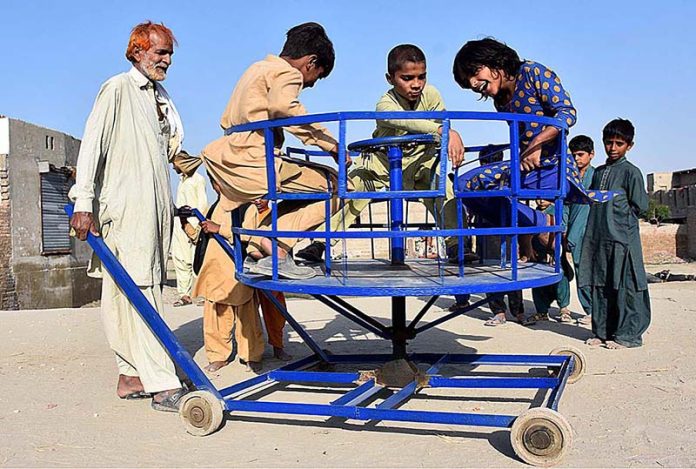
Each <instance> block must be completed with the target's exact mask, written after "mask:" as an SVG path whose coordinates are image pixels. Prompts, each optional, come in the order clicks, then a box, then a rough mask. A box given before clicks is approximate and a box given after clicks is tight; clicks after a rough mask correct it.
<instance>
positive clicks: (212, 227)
mask: <svg viewBox="0 0 696 469" xmlns="http://www.w3.org/2000/svg"><path fill="white" fill-rule="evenodd" d="M201 229H202V230H203V232H204V233H208V234H212V233H219V232H220V225H218V224H217V223H215V222H213V221H211V220H206V221H204V222H201Z"/></svg>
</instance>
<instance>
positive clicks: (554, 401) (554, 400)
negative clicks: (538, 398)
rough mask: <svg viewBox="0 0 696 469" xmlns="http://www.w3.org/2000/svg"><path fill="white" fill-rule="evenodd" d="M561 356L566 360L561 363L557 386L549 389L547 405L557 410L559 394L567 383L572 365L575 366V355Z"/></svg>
mask: <svg viewBox="0 0 696 469" xmlns="http://www.w3.org/2000/svg"><path fill="white" fill-rule="evenodd" d="M561 356H563V357H564V358H567V361H566V362H565V363H564V364H563V365H561V369H560V371H559V373H558V376H559V384H558V387H557V388H555V389H554V390H553V391H551V395H550V396H549V402H548V406H549V407H550V408H551V409H553V410H558V404H559V403H560V401H561V396H562V395H563V391H564V390H565V387H566V384H567V383H568V377H569V376H570V373H571V371H572V369H573V367H574V366H575V357H573V356H572V355H571V356H564V355H561Z"/></svg>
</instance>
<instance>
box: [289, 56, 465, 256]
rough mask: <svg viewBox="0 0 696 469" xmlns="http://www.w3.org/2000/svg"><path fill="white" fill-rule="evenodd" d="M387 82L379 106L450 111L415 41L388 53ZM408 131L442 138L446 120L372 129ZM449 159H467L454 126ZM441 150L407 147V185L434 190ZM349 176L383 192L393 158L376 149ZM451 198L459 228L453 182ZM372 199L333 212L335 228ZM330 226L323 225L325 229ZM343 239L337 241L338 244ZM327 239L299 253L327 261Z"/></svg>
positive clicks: (448, 215)
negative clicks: (430, 78) (428, 77)
mask: <svg viewBox="0 0 696 469" xmlns="http://www.w3.org/2000/svg"><path fill="white" fill-rule="evenodd" d="M386 79H387V82H388V83H389V84H390V85H391V86H392V88H391V89H390V90H389V91H387V92H386V93H385V94H384V95H383V96H382V97H381V98H380V100H379V102H377V107H376V111H378V112H389V111H391V112H393V111H421V112H422V111H444V110H445V105H444V102H443V100H442V96H441V95H440V92H439V91H438V90H437V89H436V88H435V87H434V86H432V85H430V84H426V61H425V54H424V53H423V51H422V50H421V49H420V48H418V47H417V46H415V45H412V44H401V45H398V46H396V47H394V48H393V49H392V50H391V51H390V52H389V54H388V56H387V74H386ZM408 134H432V135H434V136H436V137H438V138H439V137H440V136H441V134H442V124H441V123H440V122H436V121H434V120H427V119H388V120H378V121H377V128H376V129H375V131H374V132H373V133H372V136H373V137H374V138H384V137H396V136H403V135H408ZM447 150H448V155H449V159H450V161H451V162H452V165H453V166H459V165H460V164H461V163H462V161H463V160H464V144H463V143H462V139H461V137H460V136H459V134H458V133H457V132H456V131H455V130H452V129H450V131H449V146H448V149H447ZM437 155H438V154H437V151H436V150H435V146H434V145H415V146H414V147H413V148H409V149H406V150H405V151H404V156H403V158H402V160H401V162H402V168H403V187H404V190H430V188H431V184H432V182H433V180H435V181H437V178H438V176H436V175H435V173H436V172H437V170H438V168H437V167H435V166H436V165H435V162H436V159H437ZM348 177H349V179H350V181H351V183H352V184H353V186H354V188H355V190H356V191H360V192H366V191H378V190H380V189H383V188H388V187H389V161H388V160H387V157H386V155H384V154H376V155H374V156H371V157H369V158H363V161H362V164H357V165H355V167H353V168H351V170H350V171H349V172H348ZM446 193H447V197H446V198H445V201H444V207H443V208H442V211H443V212H444V220H445V226H444V227H445V228H456V227H457V211H456V210H457V204H456V200H455V199H454V191H453V189H452V183H451V181H449V180H448V181H447V184H446ZM369 203H370V201H369V200H368V199H352V200H350V201H349V202H348V203H347V204H346V206H345V208H344V209H343V210H341V211H339V212H337V213H336V214H335V215H334V216H333V217H331V231H338V230H340V229H343V226H345V227H346V228H348V227H349V226H350V225H352V224H353V222H354V221H355V219H356V218H357V217H358V215H360V212H362V211H363V210H364V209H365V208H366V207H367V206H368V204H369ZM423 203H424V204H425V206H426V207H427V208H428V210H429V211H430V213H431V214H433V216H434V217H435V219H436V220H439V219H440V216H439V215H438V212H439V211H440V209H439V207H436V206H435V200H434V199H424V200H423ZM324 230H325V225H321V226H319V227H318V228H317V231H318V232H321V231H324ZM336 242H337V240H335V241H334V244H335V243H336ZM446 243H447V250H448V256H452V257H453V256H456V255H457V238H450V239H448V240H446ZM324 251H325V244H324V243H323V242H321V241H314V242H313V243H312V244H310V245H309V246H308V247H306V248H304V249H302V250H301V251H299V252H298V253H297V257H299V258H302V259H304V260H306V261H308V262H321V259H322V255H323V254H324Z"/></svg>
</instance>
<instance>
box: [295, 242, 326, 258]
mask: <svg viewBox="0 0 696 469" xmlns="http://www.w3.org/2000/svg"><path fill="white" fill-rule="evenodd" d="M325 251H326V244H325V243H323V242H321V241H314V242H313V243H312V244H310V245H309V246H307V247H306V248H304V249H301V250H299V251H297V254H295V257H298V258H300V259H302V260H304V261H305V262H309V263H312V264H316V263H319V262H321V261H322V260H323V259H324V252H325Z"/></svg>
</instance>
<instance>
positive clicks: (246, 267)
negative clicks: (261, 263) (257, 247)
mask: <svg viewBox="0 0 696 469" xmlns="http://www.w3.org/2000/svg"><path fill="white" fill-rule="evenodd" d="M255 265H256V259H254V258H253V257H251V256H246V259H244V264H242V272H244V273H245V274H246V273H249V272H251V268H252V267H253V266H255Z"/></svg>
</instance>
